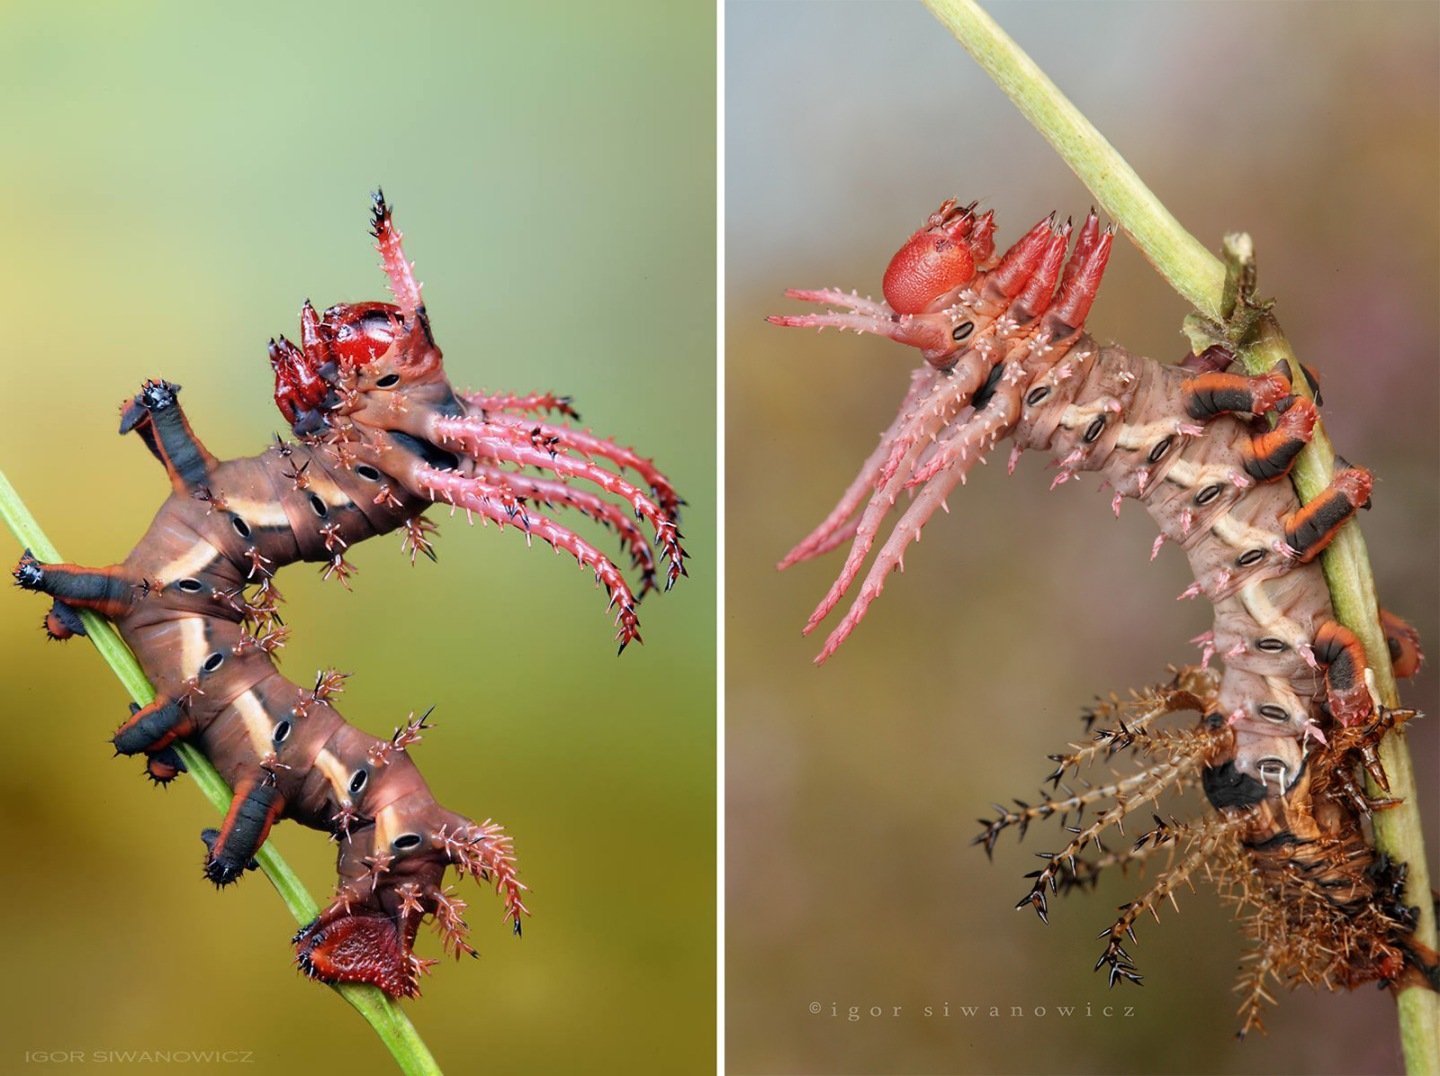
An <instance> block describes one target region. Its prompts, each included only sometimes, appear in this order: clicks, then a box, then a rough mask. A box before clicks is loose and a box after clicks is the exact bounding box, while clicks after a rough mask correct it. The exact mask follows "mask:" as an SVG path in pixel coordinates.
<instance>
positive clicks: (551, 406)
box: [457, 392, 580, 419]
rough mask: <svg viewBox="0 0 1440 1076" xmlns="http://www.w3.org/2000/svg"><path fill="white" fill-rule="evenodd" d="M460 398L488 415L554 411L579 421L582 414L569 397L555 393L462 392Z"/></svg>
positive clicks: (531, 413)
mask: <svg viewBox="0 0 1440 1076" xmlns="http://www.w3.org/2000/svg"><path fill="white" fill-rule="evenodd" d="M457 395H459V397H460V398H461V399H462V400H464V401H465V403H466V404H468V405H469V406H470V408H471V409H473V410H477V411H483V412H485V413H486V414H487V415H490V414H491V413H492V412H510V413H517V414H522V415H533V414H537V413H541V412H547V411H554V412H557V413H559V414H562V415H565V416H566V417H567V418H574V419H578V418H579V417H580V413H579V412H578V411H576V410H575V408H574V407H573V406H572V404H573V402H574V401H572V400H571V399H570V397H569V396H556V395H555V394H554V393H553V392H529V393H524V394H523V395H522V394H518V393H513V392H497V393H493V394H492V393H487V392H461V393H458V394H457Z"/></svg>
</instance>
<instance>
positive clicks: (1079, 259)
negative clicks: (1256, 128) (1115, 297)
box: [1050, 214, 1115, 327]
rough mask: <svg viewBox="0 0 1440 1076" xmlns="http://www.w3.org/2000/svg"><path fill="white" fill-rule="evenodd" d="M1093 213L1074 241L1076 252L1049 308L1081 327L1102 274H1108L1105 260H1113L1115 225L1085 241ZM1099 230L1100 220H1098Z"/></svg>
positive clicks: (1063, 321) (1058, 318)
mask: <svg viewBox="0 0 1440 1076" xmlns="http://www.w3.org/2000/svg"><path fill="white" fill-rule="evenodd" d="M1092 220H1095V218H1094V216H1093V214H1092V216H1091V218H1090V220H1087V221H1086V222H1085V229H1084V230H1082V232H1081V234H1080V241H1079V242H1077V243H1076V244H1075V253H1074V254H1072V255H1071V256H1070V264H1069V265H1067V266H1066V267H1065V275H1064V277H1063V278H1062V281H1061V285H1060V294H1059V295H1057V296H1056V297H1055V304H1054V306H1053V307H1052V308H1051V310H1050V318H1051V319H1052V320H1053V321H1057V322H1059V323H1060V324H1062V325H1067V326H1072V327H1078V326H1080V325H1084V324H1085V319H1086V318H1087V317H1088V316H1089V315H1090V307H1091V305H1092V304H1093V303H1094V302H1095V296H1096V294H1097V293H1098V292H1099V291H1100V278H1101V277H1103V276H1104V275H1105V264H1106V262H1108V261H1109V260H1110V247H1111V245H1112V244H1113V242H1114V240H1115V229H1114V227H1113V226H1107V227H1106V228H1105V230H1104V231H1103V232H1100V233H1099V234H1098V235H1096V237H1095V238H1094V241H1093V242H1092V243H1090V244H1088V245H1087V244H1086V242H1085V238H1086V237H1085V231H1088V230H1090V224H1091V221H1092ZM1095 225H1096V229H1097V231H1098V228H1099V221H1095Z"/></svg>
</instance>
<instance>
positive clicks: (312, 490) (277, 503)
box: [14, 191, 686, 997]
mask: <svg viewBox="0 0 1440 1076" xmlns="http://www.w3.org/2000/svg"><path fill="white" fill-rule="evenodd" d="M372 226H373V234H374V237H375V240H376V247H377V250H378V251H379V253H380V256H381V261H382V265H383V268H384V270H385V274H386V277H387V280H388V283H389V288H390V291H391V293H392V297H393V299H394V300H395V301H394V302H393V303H382V302H366V303H347V304H341V305H337V306H332V307H330V308H329V309H328V310H326V311H325V312H324V313H323V314H319V313H317V312H316V311H315V309H314V308H313V307H312V306H311V305H310V304H309V302H306V304H305V305H304V307H303V309H302V312H301V319H300V342H299V344H298V345H297V344H294V343H291V342H290V341H289V340H287V339H286V338H285V337H283V336H281V337H279V338H278V339H276V340H272V341H271V342H270V345H269V358H270V363H271V366H272V369H273V372H274V375H275V390H274V398H275V403H276V405H277V406H278V408H279V410H280V412H281V413H282V415H283V416H284V418H285V419H286V420H287V421H288V422H289V423H290V425H291V428H292V430H293V431H294V433H295V434H296V436H297V438H298V439H297V440H296V441H294V442H285V441H281V440H280V439H279V438H278V437H277V438H276V443H275V444H274V445H272V446H271V447H270V448H268V449H267V450H266V451H265V452H263V453H261V454H260V455H258V456H252V457H248V458H245V459H234V460H225V461H221V460H218V459H216V458H215V457H214V456H213V455H211V453H210V452H209V451H208V450H207V449H206V448H205V446H204V445H203V444H202V443H201V441H200V440H199V439H198V438H197V437H196V435H195V433H194V431H193V430H192V429H191V427H190V424H189V421H188V420H187V418H186V416H185V414H184V412H183V410H182V409H181V407H180V403H179V396H178V393H179V387H178V386H176V385H172V384H170V383H168V382H165V381H162V380H151V381H147V382H146V383H145V384H144V386H143V388H142V389H141V390H140V392H139V393H138V394H136V395H135V396H134V397H133V398H132V399H130V400H129V401H127V402H126V403H125V404H124V405H123V406H122V408H121V421H120V431H121V433H131V432H133V433H135V434H137V435H138V436H139V437H140V439H141V440H142V441H143V442H144V444H145V446H146V448H148V449H149V450H150V452H151V453H152V454H153V455H154V456H155V457H156V459H157V460H159V461H160V463H161V464H162V465H163V466H164V468H165V471H166V474H167V475H168V477H169V479H170V483H171V486H172V492H171V494H170V496H169V498H168V499H167V500H166V501H165V502H164V503H163V504H162V505H161V507H160V509H159V511H158V513H157V514H156V516H155V519H154V521H153V522H152V524H151V525H150V528H149V530H148V531H147V532H146V533H145V535H144V537H143V538H142V539H141V540H140V542H139V543H138V544H137V545H136V547H135V548H134V550H132V551H131V553H130V554H129V556H128V557H127V558H126V559H125V560H124V561H123V562H121V563H120V564H117V565H114V566H111V567H107V568H86V567H81V566H78V565H74V564H42V563H41V562H39V561H37V560H36V559H35V558H34V557H33V556H32V555H31V554H30V553H29V552H28V551H27V552H26V553H25V555H24V556H23V557H22V558H21V560H20V563H19V564H18V566H17V567H16V568H15V569H14V576H15V580H16V582H17V583H18V584H19V585H20V586H21V587H23V588H25V589H27V590H33V591H38V592H41V593H44V594H46V595H49V596H51V597H52V598H53V599H54V601H53V604H52V606H51V608H50V611H49V613H48V614H47V615H46V618H45V628H46V630H47V632H48V634H49V635H50V637H51V638H53V639H66V638H69V637H71V636H73V635H76V634H83V633H84V630H85V629H84V625H83V623H82V621H81V618H80V617H79V615H78V612H77V610H82V609H83V610H91V611H93V612H95V613H97V614H99V615H100V616H103V617H105V618H107V619H109V620H111V621H113V622H114V624H115V626H116V628H117V629H118V631H119V633H120V635H121V636H122V638H124V640H125V641H126V643H127V644H129V646H130V648H131V649H132V650H133V651H134V653H135V655H136V658H137V659H138V660H139V662H140V664H141V666H142V668H143V669H144V671H145V673H146V676H147V678H148V679H149V680H150V681H151V683H152V684H153V686H154V688H155V695H156V697H155V701H154V702H153V703H151V704H150V705H148V706H144V707H139V706H132V713H131V716H130V717H129V719H128V720H127V721H125V722H124V723H123V724H122V725H121V726H120V728H119V729H118V731H117V732H116V733H115V735H114V737H113V738H112V742H113V745H114V747H115V750H116V752H117V753H118V754H123V755H140V756H143V757H144V759H145V772H146V774H147V775H148V776H149V777H150V779H151V780H152V781H154V782H155V783H157V784H160V785H165V784H168V783H169V782H171V781H173V780H174V779H175V778H176V777H178V776H179V775H180V774H181V773H182V772H183V771H184V769H185V766H184V763H183V761H182V759H181V756H180V754H179V753H178V752H177V751H176V745H177V743H180V742H185V743H190V744H193V745H194V746H195V747H197V748H198V749H199V750H200V751H201V752H203V753H204V754H205V755H206V756H207V757H208V758H209V760H210V761H211V762H212V763H213V764H214V766H215V768H216V769H217V770H218V771H219V772H220V774H221V775H222V776H223V777H224V779H225V780H226V781H227V782H228V783H229V785H230V786H231V788H232V789H233V790H234V798H233V801H232V803H231V805H230V808H229V811H228V813H227V814H226V816H225V819H224V822H223V823H222V825H221V826H220V827H219V828H218V829H207V830H205V831H204V832H203V833H202V835H201V836H202V840H203V841H204V843H205V846H206V855H205V867H204V872H205V876H206V877H207V878H208V879H209V880H210V881H211V882H213V883H214V884H215V885H216V886H217V887H223V886H227V885H230V884H232V883H234V882H235V881H236V880H237V879H239V878H240V877H241V876H242V875H243V874H244V873H245V872H246V870H247V869H253V868H254V867H255V866H256V863H255V858H254V857H255V855H256V853H257V852H258V851H259V849H260V848H261V846H262V845H263V844H264V843H265V840H266V838H267V836H268V834H269V832H270V829H271V827H272V826H273V825H274V824H275V823H276V822H278V821H280V820H281V819H286V818H288V819H293V820H294V821H296V822H298V823H300V824H301V825H304V826H307V827H310V828H313V829H319V830H323V831H326V832H328V833H329V834H330V835H331V837H332V838H333V839H334V840H335V841H336V842H337V844H338V849H339V850H338V855H337V869H338V874H339V879H338V883H337V891H336V895H335V898H334V899H333V901H332V902H331V903H330V904H329V905H328V906H327V907H326V908H325V909H324V910H323V911H321V913H320V915H319V916H318V918H316V919H315V920H314V921H313V922H311V923H310V924H308V925H307V926H305V927H304V928H303V929H302V930H301V931H300V932H299V933H298V934H297V935H296V936H295V938H294V947H295V959H296V962H297V964H298V966H299V967H300V968H301V970H303V971H304V972H305V973H306V974H308V975H310V976H311V977H313V978H316V979H319V980H322V981H324V982H327V983H344V982H360V983H369V984H372V985H374V986H377V987H379V988H380V989H382V990H384V991H385V992H386V993H387V994H390V995H391V996H396V997H402V996H403V997H413V996H416V995H418V994H419V979H420V975H421V974H422V973H425V972H427V971H428V969H429V967H430V966H431V965H433V964H434V963H435V961H433V960H425V959H422V958H420V957H418V956H416V955H415V952H414V943H415V939H416V935H417V932H418V930H419V928H420V926H421V925H422V922H423V921H425V920H427V919H428V920H430V921H431V922H432V924H433V926H434V928H435V929H436V931H437V932H438V933H439V935H440V937H441V941H442V944H443V947H444V949H445V950H446V951H447V952H449V953H453V954H454V955H455V956H457V957H459V956H460V955H462V954H465V953H469V954H473V953H474V952H475V950H474V949H473V948H472V947H471V945H470V944H469V942H468V941H467V937H468V927H467V924H466V922H465V919H464V911H465V908H466V903H465V901H464V900H463V899H462V898H461V897H460V896H459V895H458V893H457V892H456V891H455V890H454V889H453V888H451V887H447V886H445V884H444V880H445V875H446V871H447V870H449V869H452V868H453V869H454V871H455V872H456V873H457V875H458V876H460V877H461V878H464V877H466V876H470V877H473V878H475V879H477V880H479V881H482V882H488V883H490V884H492V885H493V887H494V889H495V890H496V892H497V893H499V894H500V896H501V897H502V899H503V901H504V905H505V915H506V918H507V920H508V921H509V922H510V923H511V924H512V930H513V932H514V933H515V934H517V935H518V934H519V933H520V930H521V921H522V918H523V917H524V916H526V915H528V914H529V912H528V909H527V908H526V907H525V903H524V893H525V890H526V887H525V885H524V884H523V883H522V882H521V881H520V880H519V877H518V874H517V868H516V861H515V856H514V851H513V846H512V843H511V838H510V837H509V836H508V835H507V834H506V832H505V831H504V829H503V828H502V827H501V826H500V825H498V824H496V823H494V822H491V821H488V820H487V821H485V822H483V823H478V824H477V823H475V822H473V821H472V820H470V819H469V818H466V817H465V816H463V815H460V814H458V813H456V812H453V811H450V810H448V809H446V808H445V807H442V806H441V805H440V804H439V803H438V802H437V801H436V800H435V798H434V796H433V795H432V794H431V792H430V790H429V788H428V787H427V785H426V783H425V780H424V778H423V777H422V776H421V774H420V771H419V769H418V768H417V767H416V765H415V763H414V762H413V760H412V759H411V757H410V752H409V749H410V747H411V746H412V745H414V744H415V743H416V742H417V741H419V740H420V739H421V737H422V735H423V734H424V732H425V730H426V729H428V728H429V727H430V726H429V725H428V723H427V718H428V716H429V714H428V712H427V713H426V714H425V715H422V716H420V717H418V718H417V717H414V716H413V715H412V717H411V718H410V719H409V720H408V721H407V722H406V723H405V724H404V725H403V726H401V727H400V728H398V729H396V731H395V733H394V735H393V736H391V737H390V738H389V739H379V738H376V737H374V736H370V735H368V734H367V733H364V732H362V731H361V730H359V729H357V728H355V727H354V726H353V725H350V724H348V723H347V722H346V721H345V720H344V718H342V717H341V716H340V714H339V712H338V711H337V710H336V709H335V708H334V705H333V700H334V698H335V697H336V696H337V695H338V694H339V693H340V691H341V689H342V687H343V684H344V679H345V676H344V674H341V673H338V672H336V671H334V670H326V671H322V672H321V673H320V674H319V675H318V676H317V678H316V680H315V682H314V684H313V686H301V685H299V684H296V683H293V682H291V681H290V680H287V679H285V678H284V677H283V676H281V674H280V673H279V671H278V669H277V667H276V652H277V651H278V649H279V648H280V647H281V646H283V645H284V642H285V637H286V634H287V631H288V629H287V628H286V627H285V625H284V624H283V623H282V621H281V619H280V615H279V612H278V608H279V603H280V601H281V600H282V599H281V595H280V592H279V590H278V589H277V587H276V584H275V575H276V572H278V571H279V569H281V568H282V567H284V566H286V565H288V564H292V563H296V562H300V561H308V562H318V563H320V564H321V565H322V571H323V574H324V575H325V577H326V578H334V579H338V580H339V581H341V582H342V583H344V584H345V585H346V586H347V588H348V586H349V580H350V578H351V576H352V574H353V568H352V566H351V565H350V563H349V562H348V561H347V560H346V552H347V551H348V550H349V548H350V547H351V546H353V545H355V544H356V543H357V542H361V541H364V540H366V539H368V538H371V537H373V536H376V535H381V534H388V533H391V532H394V531H397V530H399V531H403V535H404V537H403V546H404V549H405V550H406V551H407V552H408V554H409V556H410V559H411V561H412V563H413V562H414V561H415V559H416V558H417V556H419V555H422V554H423V555H426V556H428V557H430V558H431V559H434V548H433V537H434V533H435V529H436V528H435V526H434V524H433V523H431V522H430V521H429V520H428V519H426V518H425V515H424V513H425V511H426V509H427V508H429V507H430V506H431V504H432V503H435V502H440V503H443V504H448V505H451V506H453V507H454V508H457V509H460V510H463V511H464V512H465V513H466V514H467V515H469V516H471V517H474V516H479V517H481V518H482V519H484V520H489V521H493V522H495V523H497V524H499V525H500V526H501V527H502V528H503V527H505V526H510V527H513V528H515V529H517V530H520V531H522V532H524V533H525V535H526V536H527V538H531V537H538V538H541V539H543V540H544V541H546V542H547V543H549V544H550V545H551V546H553V547H554V548H555V549H556V550H557V551H565V552H567V553H569V554H571V555H572V556H573V557H574V558H575V559H576V561H578V562H579V564H580V565H581V566H583V567H584V568H586V569H589V570H590V571H591V572H592V573H593V575H594V577H595V580H596V582H597V583H598V584H599V585H600V586H602V587H603V588H604V589H605V591H606V593H607V595H608V598H609V603H610V606H611V608H612V609H613V610H614V615H615V623H616V629H617V638H618V640H619V646H620V649H621V650H622V651H623V650H624V648H625V647H626V645H627V644H629V643H631V642H639V641H640V632H639V620H638V617H637V613H636V609H637V606H638V604H639V602H640V600H641V598H643V597H644V596H645V594H646V593H647V592H648V591H650V590H654V589H659V588H660V587H661V586H662V583H661V577H662V575H663V579H664V582H663V586H664V588H665V589H669V587H670V586H672V585H673V584H674V583H675V582H676V581H677V580H678V579H679V578H680V577H681V576H682V575H684V574H686V569H685V564H684V550H683V548H682V546H681V534H680V531H679V527H678V518H679V508H680V505H681V503H682V502H681V500H680V498H679V497H678V496H677V495H676V493H675V491H674V489H673V487H672V486H671V484H670V482H669V481H668V480H667V479H666V478H665V476H664V475H663V474H661V472H660V471H659V470H658V469H657V468H656V467H655V465H654V463H653V462H652V461H651V460H649V459H646V458H643V457H641V456H639V455H638V454H637V453H636V452H635V451H634V450H633V449H629V448H624V447H621V446H620V445H618V444H617V443H615V442H614V441H611V440H609V439H606V438H602V437H599V436H596V435H594V434H592V433H590V432H588V431H583V430H579V429H576V428H574V427H572V426H570V425H568V424H566V423H565V422H564V419H576V418H578V415H577V414H576V412H575V410H574V408H573V406H572V402H571V401H570V400H569V399H568V398H567V397H562V396H555V395H553V394H550V393H534V394H529V395H515V394H483V393H457V392H456V391H455V390H454V389H453V388H452V387H451V385H450V382H449V380H448V378H447V376H446V373H445V370H444V367H443V364H442V356H441V352H440V349H439V348H438V347H437V346H436V344H435V340H434V337H433V335H432V332H431V327H430V319H429V315H428V313H427V311H426V308H425V305H424V302H423V301H422V298H421V294H420V287H419V285H418V284H417V283H416V281H415V278H414V276H413V272H412V266H411V264H410V263H409V262H408V261H406V260H405V255H404V251H403V248H402V245H401V244H402V238H403V237H402V235H401V233H400V232H399V231H398V230H397V229H396V227H395V225H394V222H393V219H392V214H391V210H390V207H389V206H388V205H387V203H386V201H385V199H384V196H383V194H382V193H380V192H378V191H377V192H376V193H375V195H374V196H373V219H372ZM546 413H554V414H558V415H559V416H560V419H561V421H558V422H552V421H549V420H548V419H545V418H543V417H539V416H543V415H545V414H546ZM624 471H629V472H633V473H634V474H635V475H637V476H638V479H637V481H638V482H639V483H641V484H643V488H642V485H637V484H636V482H633V481H631V480H629V479H627V478H626V477H625V476H624V474H623V473H622V472H624ZM606 495H609V496H608V497H607V496H606ZM611 498H613V500H612V499H611ZM617 501H618V502H620V503H616V502H617ZM621 504H623V505H624V507H623V508H622V507H621ZM550 508H554V509H573V510H575V511H576V512H578V513H580V514H582V515H585V516H588V517H590V518H591V519H593V520H595V521H596V522H598V523H600V524H603V525H605V526H607V527H608V528H609V529H611V530H613V531H614V532H615V533H617V534H618V536H619V538H620V541H621V545H622V548H623V549H624V551H625V552H626V553H627V554H628V557H629V559H630V561H631V563H632V566H633V567H634V568H635V569H636V570H638V573H639V582H638V584H637V585H636V586H635V587H634V588H633V589H632V587H631V586H630V584H629V583H628V582H627V580H626V578H625V576H624V575H623V574H622V572H621V570H620V569H619V568H618V567H617V566H616V565H615V564H614V563H613V562H612V561H611V560H610V559H609V558H608V557H606V556H605V555H604V554H602V553H601V552H600V551H599V550H598V549H597V548H596V547H595V546H593V545H592V544H590V543H589V542H588V541H586V540H584V539H582V538H581V537H580V536H579V535H577V534H576V533H575V532H574V531H572V530H570V529H568V528H566V527H564V526H562V525H560V524H559V523H557V522H555V521H553V520H552V519H551V518H549V516H548V515H546V514H544V512H543V511H542V510H545V509H550ZM627 509H628V511H627ZM647 525H648V526H650V527H652V528H653V537H651V536H647V534H646V531H645V530H644V527H645V526H647Z"/></svg>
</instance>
